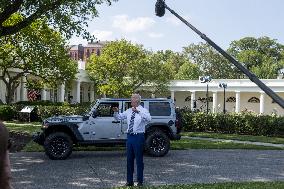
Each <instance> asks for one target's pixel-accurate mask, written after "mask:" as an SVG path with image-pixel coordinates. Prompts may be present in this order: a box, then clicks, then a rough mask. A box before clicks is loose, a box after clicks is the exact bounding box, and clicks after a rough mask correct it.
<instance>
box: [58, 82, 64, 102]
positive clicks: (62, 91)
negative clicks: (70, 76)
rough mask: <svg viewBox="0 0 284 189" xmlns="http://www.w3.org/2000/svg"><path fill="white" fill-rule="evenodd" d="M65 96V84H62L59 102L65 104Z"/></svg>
mask: <svg viewBox="0 0 284 189" xmlns="http://www.w3.org/2000/svg"><path fill="white" fill-rule="evenodd" d="M64 96H65V84H64V83H62V84H61V85H60V91H59V102H64Z"/></svg>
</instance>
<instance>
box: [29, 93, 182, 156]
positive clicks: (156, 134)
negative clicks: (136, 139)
mask: <svg viewBox="0 0 284 189" xmlns="http://www.w3.org/2000/svg"><path fill="white" fill-rule="evenodd" d="M141 105H142V106H144V107H145V108H146V109H148V110H149V112H150V114H151V117H152V121H151V122H150V123H149V124H148V125H147V126H146V130H145V151H146V152H147V153H148V154H149V155H151V156H156V157H159V156H164V155H166V154H167V153H168V151H169V149H170V140H179V139H180V135H179V133H180V130H181V125H180V120H178V119H177V118H176V117H177V116H176V112H175V107H174V103H173V101H172V100H171V99H157V98H156V99H142V100H141ZM113 107H119V112H123V111H125V110H126V109H128V108H130V107H131V101H130V99H107V98H103V99H99V100H97V101H96V103H95V105H94V106H93V107H92V108H91V110H90V111H89V113H88V114H86V115H83V116H78V115H74V116H54V117H50V118H47V119H46V120H44V121H43V126H42V132H40V133H37V134H36V135H34V141H35V142H37V143H38V144H40V145H43V146H44V149H45V153H46V155H47V156H48V157H49V158H50V159H66V158H67V157H68V156H69V155H70V154H71V153H72V149H73V147H74V146H82V145H84V146H89V145H93V146H114V145H121V144H125V142H126V138H127V135H126V130H127V123H126V120H122V121H117V120H115V119H114V117H113V111H112V108H113Z"/></svg>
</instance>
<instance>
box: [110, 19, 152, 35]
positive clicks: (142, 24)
mask: <svg viewBox="0 0 284 189" xmlns="http://www.w3.org/2000/svg"><path fill="white" fill-rule="evenodd" d="M154 23H155V21H154V19H152V18H150V17H137V18H129V16H128V15H117V16H114V20H113V23H112V26H113V27H115V28H118V29H120V30H122V31H124V32H127V33H130V32H136V31H143V30H146V29H148V28H150V27H151V26H153V25H154Z"/></svg>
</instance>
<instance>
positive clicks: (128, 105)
mask: <svg viewBox="0 0 284 189" xmlns="http://www.w3.org/2000/svg"><path fill="white" fill-rule="evenodd" d="M140 105H141V106H142V107H144V102H141V103H140ZM129 108H131V102H125V104H124V111H125V110H127V109H129Z"/></svg>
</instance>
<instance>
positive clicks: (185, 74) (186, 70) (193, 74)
mask: <svg viewBox="0 0 284 189" xmlns="http://www.w3.org/2000/svg"><path fill="white" fill-rule="evenodd" d="M200 75H201V71H200V69H199V67H198V66H197V64H193V63H191V62H186V63H184V64H183V65H182V66H181V67H180V68H179V71H178V73H177V74H176V75H175V79H179V80H187V79H189V80H195V79H198V77H199V76H200Z"/></svg>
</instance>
